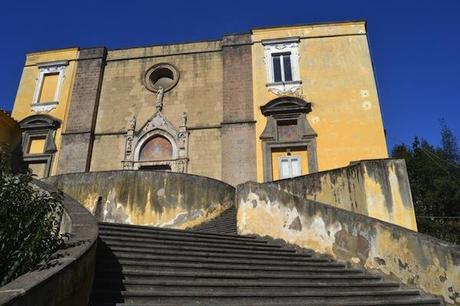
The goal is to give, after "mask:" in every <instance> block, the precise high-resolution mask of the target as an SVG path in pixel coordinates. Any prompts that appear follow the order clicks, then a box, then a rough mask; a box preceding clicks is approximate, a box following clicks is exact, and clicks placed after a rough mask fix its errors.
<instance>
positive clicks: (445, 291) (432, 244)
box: [236, 172, 460, 304]
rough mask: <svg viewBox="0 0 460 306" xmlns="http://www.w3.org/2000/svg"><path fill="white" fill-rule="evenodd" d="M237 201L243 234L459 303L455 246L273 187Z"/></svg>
mask: <svg viewBox="0 0 460 306" xmlns="http://www.w3.org/2000/svg"><path fill="white" fill-rule="evenodd" d="M367 173H369V172H367ZM366 175H367V174H366ZM369 175H371V176H372V175H375V173H370V174H369ZM390 181H391V179H390ZM390 185H391V182H390ZM236 203H237V209H238V213H237V219H238V223H237V225H238V233H239V234H244V235H248V234H255V235H260V236H270V237H271V238H274V239H282V240H284V241H285V242H287V243H290V244H294V245H297V246H299V247H302V248H309V249H313V250H315V251H317V252H319V253H322V254H327V255H329V256H332V257H333V258H335V259H336V260H340V261H346V262H350V263H352V264H353V265H355V266H357V267H361V268H364V269H366V270H368V271H376V272H380V273H383V274H384V275H386V276H387V277H388V278H390V279H397V280H399V281H401V282H402V283H404V284H405V285H407V286H414V287H418V288H420V289H422V290H423V291H425V292H426V293H429V294H433V295H438V296H442V297H443V298H444V300H445V302H446V303H449V304H460V277H459V276H460V247H459V246H457V245H454V244H450V243H447V242H444V241H441V240H439V239H436V238H432V237H429V236H427V235H423V234H419V233H417V232H415V231H411V230H408V229H405V228H403V227H400V226H396V225H392V224H389V223H386V222H382V221H379V220H377V219H374V218H370V217H367V216H363V215H361V214H357V213H353V212H350V211H347V210H343V209H339V208H337V207H334V206H330V205H327V204H322V203H319V202H315V201H311V200H307V199H304V198H301V197H298V196H295V195H293V194H291V193H288V192H285V191H281V190H279V189H277V187H276V185H273V184H272V185H269V184H257V183H253V182H248V183H245V184H242V185H238V187H237V192H236Z"/></svg>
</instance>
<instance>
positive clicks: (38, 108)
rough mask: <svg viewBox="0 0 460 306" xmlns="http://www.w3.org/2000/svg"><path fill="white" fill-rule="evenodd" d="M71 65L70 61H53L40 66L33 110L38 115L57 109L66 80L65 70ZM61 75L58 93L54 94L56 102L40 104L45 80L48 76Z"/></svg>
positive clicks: (33, 99)
mask: <svg viewBox="0 0 460 306" xmlns="http://www.w3.org/2000/svg"><path fill="white" fill-rule="evenodd" d="M68 65H69V61H53V62H45V63H40V64H38V65H37V66H38V69H39V74H38V77H37V78H36V80H35V91H34V95H33V98H32V104H31V107H32V110H33V111H34V112H37V113H41V112H49V111H51V110H53V109H55V108H56V107H57V105H58V104H59V99H60V97H61V88H62V83H63V82H64V78H65V68H66V66H68ZM54 73H59V78H58V82H57V84H56V92H55V93H54V101H45V102H39V101H38V99H39V97H40V92H41V90H42V86H43V80H44V78H45V76H46V75H47V74H54Z"/></svg>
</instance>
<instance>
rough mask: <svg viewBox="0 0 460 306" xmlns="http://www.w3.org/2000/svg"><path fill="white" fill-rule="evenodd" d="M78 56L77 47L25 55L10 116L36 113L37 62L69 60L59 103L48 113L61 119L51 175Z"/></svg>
mask: <svg viewBox="0 0 460 306" xmlns="http://www.w3.org/2000/svg"><path fill="white" fill-rule="evenodd" d="M77 58H78V48H69V49H60V50H50V51H43V52H35V53H29V54H27V56H26V63H25V65H24V69H23V71H22V76H21V80H20V83H19V88H18V91H17V94H16V100H15V102H14V108H13V111H12V117H13V118H14V119H16V120H17V121H21V120H23V119H25V118H27V117H29V116H32V115H35V114H37V113H36V112H34V111H33V110H32V108H31V104H32V102H33V96H34V92H35V86H36V83H37V81H36V80H37V78H38V76H39V68H38V64H40V63H46V62H54V61H64V60H66V61H69V63H68V65H67V66H66V69H65V74H64V80H63V83H62V85H61V93H60V98H59V104H58V105H57V107H56V108H55V109H53V110H51V111H50V112H48V113H44V114H47V115H50V116H52V117H54V118H57V119H60V120H62V122H63V123H62V125H61V127H60V128H59V129H58V130H57V131H56V135H55V138H54V141H55V143H56V147H57V150H58V151H57V152H56V155H55V157H54V161H53V165H52V167H51V173H50V174H51V175H54V174H56V167H57V161H58V159H59V151H60V146H61V133H62V132H63V131H64V130H65V119H66V116H67V112H68V107H69V103H68V102H69V100H70V96H71V92H72V85H73V80H74V77H75V71H76V59H77Z"/></svg>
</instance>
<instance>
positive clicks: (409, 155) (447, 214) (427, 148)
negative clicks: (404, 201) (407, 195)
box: [392, 121, 460, 243]
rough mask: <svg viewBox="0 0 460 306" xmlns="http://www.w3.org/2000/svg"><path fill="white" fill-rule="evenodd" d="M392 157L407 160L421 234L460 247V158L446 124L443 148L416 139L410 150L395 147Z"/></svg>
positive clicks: (403, 145) (407, 147) (444, 126)
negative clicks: (459, 245)
mask: <svg viewBox="0 0 460 306" xmlns="http://www.w3.org/2000/svg"><path fill="white" fill-rule="evenodd" d="M392 157H394V158H403V159H405V160H406V164H407V172H408V175H409V181H410V185H411V190H412V197H413V201H414V208H415V214H416V216H417V223H418V225H419V230H420V231H422V232H425V233H427V234H431V235H433V236H437V237H439V238H442V239H446V240H450V241H456V242H457V243H460V234H456V233H460V218H459V219H455V217H460V164H459V162H460V154H459V149H458V144H457V140H456V138H455V136H454V134H453V133H452V131H451V130H450V129H449V128H448V127H447V125H446V124H445V122H444V121H441V146H440V147H435V146H433V145H431V144H429V143H428V142H427V141H426V140H424V139H422V140H420V139H419V138H418V137H415V139H414V141H413V143H412V146H411V147H409V146H407V145H405V144H401V145H397V146H395V147H394V148H393V150H392ZM452 226H453V228H452Z"/></svg>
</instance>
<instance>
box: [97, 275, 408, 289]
mask: <svg viewBox="0 0 460 306" xmlns="http://www.w3.org/2000/svg"><path fill="white" fill-rule="evenodd" d="M95 282H96V284H97V286H98V287H99V288H105V289H111V290H115V289H117V290H120V291H121V290H127V291H131V290H152V289H158V290H159V289H161V288H165V289H170V288H179V287H180V288H181V290H188V291H196V290H201V289H203V288H205V289H207V290H215V289H219V290H221V289H227V290H230V291H239V290H242V291H245V292H246V291H250V290H253V289H257V290H269V291H270V290H281V289H282V290H287V291H292V292H297V291H298V290H306V289H315V290H324V291H330V290H331V289H332V290H342V291H343V290H348V291H356V290H368V291H371V290H389V289H393V290H394V289H398V288H399V287H400V286H399V283H397V282H384V281H378V282H361V283H360V282H333V281H329V282H326V281H322V282H320V281H314V280H313V281H310V282H292V281H291V282H281V281H277V282H266V281H260V280H231V279H216V280H213V281H209V280H200V279H198V280H197V279H191V280H159V279H149V280H146V279H144V280H121V281H120V280H117V279H113V278H102V279H96V280H95Z"/></svg>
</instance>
